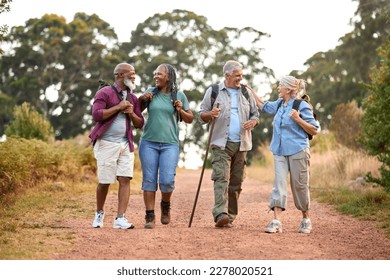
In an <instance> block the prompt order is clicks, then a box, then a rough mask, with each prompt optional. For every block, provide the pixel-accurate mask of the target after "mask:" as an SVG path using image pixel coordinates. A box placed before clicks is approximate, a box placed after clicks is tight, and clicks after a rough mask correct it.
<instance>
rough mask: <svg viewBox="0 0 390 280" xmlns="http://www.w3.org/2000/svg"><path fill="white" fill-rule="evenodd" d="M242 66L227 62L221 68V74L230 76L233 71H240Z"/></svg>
mask: <svg viewBox="0 0 390 280" xmlns="http://www.w3.org/2000/svg"><path fill="white" fill-rule="evenodd" d="M242 68H243V67H242V64H241V63H239V62H238V61H235V60H228V61H227V62H226V63H225V65H224V66H223V74H226V73H228V74H231V73H233V71H234V70H237V69H242Z"/></svg>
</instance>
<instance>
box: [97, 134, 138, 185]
mask: <svg viewBox="0 0 390 280" xmlns="http://www.w3.org/2000/svg"><path fill="white" fill-rule="evenodd" d="M93 152H94V155H95V158H96V161H97V170H98V179H99V183H100V184H112V183H115V179H116V177H118V176H119V177H130V178H133V170H134V153H132V152H130V148H129V143H128V142H122V143H115V142H109V141H104V140H101V139H98V140H97V141H96V143H95V146H94V147H93Z"/></svg>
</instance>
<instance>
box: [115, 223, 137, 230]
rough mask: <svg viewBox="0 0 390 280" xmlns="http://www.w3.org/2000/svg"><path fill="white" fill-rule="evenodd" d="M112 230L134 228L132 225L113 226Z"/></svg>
mask: <svg viewBox="0 0 390 280" xmlns="http://www.w3.org/2000/svg"><path fill="white" fill-rule="evenodd" d="M113 228H115V229H133V228H134V225H133V224H131V225H130V227H122V226H113Z"/></svg>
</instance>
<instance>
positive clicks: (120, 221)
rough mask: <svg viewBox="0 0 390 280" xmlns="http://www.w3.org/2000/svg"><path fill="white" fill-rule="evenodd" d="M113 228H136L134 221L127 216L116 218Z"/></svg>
mask: <svg viewBox="0 0 390 280" xmlns="http://www.w3.org/2000/svg"><path fill="white" fill-rule="evenodd" d="M113 228H120V229H131V228H134V225H133V224H132V223H129V222H128V221H127V219H126V217H125V216H122V217H120V218H115V220H114V225H113Z"/></svg>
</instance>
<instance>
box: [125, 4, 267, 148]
mask: <svg viewBox="0 0 390 280" xmlns="http://www.w3.org/2000/svg"><path fill="white" fill-rule="evenodd" d="M267 36H268V35H267V34H265V33H263V32H261V31H258V30H256V29H253V28H251V27H246V28H243V29H237V28H227V27H226V28H223V29H221V30H214V29H213V28H212V27H211V26H210V25H209V24H208V23H207V18H205V17H203V16H199V15H196V14H195V13H193V12H190V11H185V10H173V11H172V12H170V13H164V14H155V15H153V16H152V17H150V18H148V19H147V20H146V21H145V22H143V23H140V24H139V25H138V26H137V28H136V30H135V31H133V32H132V35H131V41H130V42H128V43H124V44H122V46H121V49H122V50H124V51H125V52H126V53H128V54H129V59H128V60H129V61H130V62H132V63H133V64H134V66H135V69H136V71H137V73H138V74H139V76H140V78H141V81H142V88H141V90H142V91H143V90H144V89H145V88H146V87H149V86H151V85H154V81H153V74H152V73H153V71H154V70H155V69H156V68H157V66H158V65H159V64H161V63H169V64H172V65H173V66H174V67H175V68H176V69H177V72H178V77H179V85H180V88H181V89H182V90H183V91H184V92H185V93H186V95H187V97H188V99H189V100H190V101H192V102H191V109H193V111H194V113H195V114H196V117H197V108H198V105H199V103H200V101H201V100H202V99H203V94H204V92H205V90H206V89H207V88H208V87H209V86H210V85H211V84H212V83H216V82H220V81H222V79H223V78H224V77H223V73H222V68H223V65H224V64H225V62H226V61H227V60H231V59H234V60H238V61H240V62H241V63H242V64H243V65H244V69H243V74H244V78H245V80H246V81H248V82H249V84H252V85H253V84H257V83H259V82H260V79H262V80H267V79H268V80H270V79H271V78H272V77H273V71H272V70H271V69H269V68H267V67H266V66H265V65H264V63H263V60H262V59H261V57H262V53H261V52H262V50H263V49H262V44H261V43H262V41H261V40H262V38H264V37H267ZM186 129H187V130H188V131H187V133H186V138H184V139H183V142H182V146H184V147H185V146H186V145H187V144H188V145H189V144H191V143H192V144H195V146H198V147H202V146H204V144H205V143H204V140H205V138H204V137H203V136H204V135H205V133H206V127H202V126H201V125H200V123H199V122H198V121H196V122H194V124H193V125H191V126H190V128H186ZM258 144H259V138H257V139H256V138H254V146H257V145H258ZM255 150H256V149H255Z"/></svg>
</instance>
